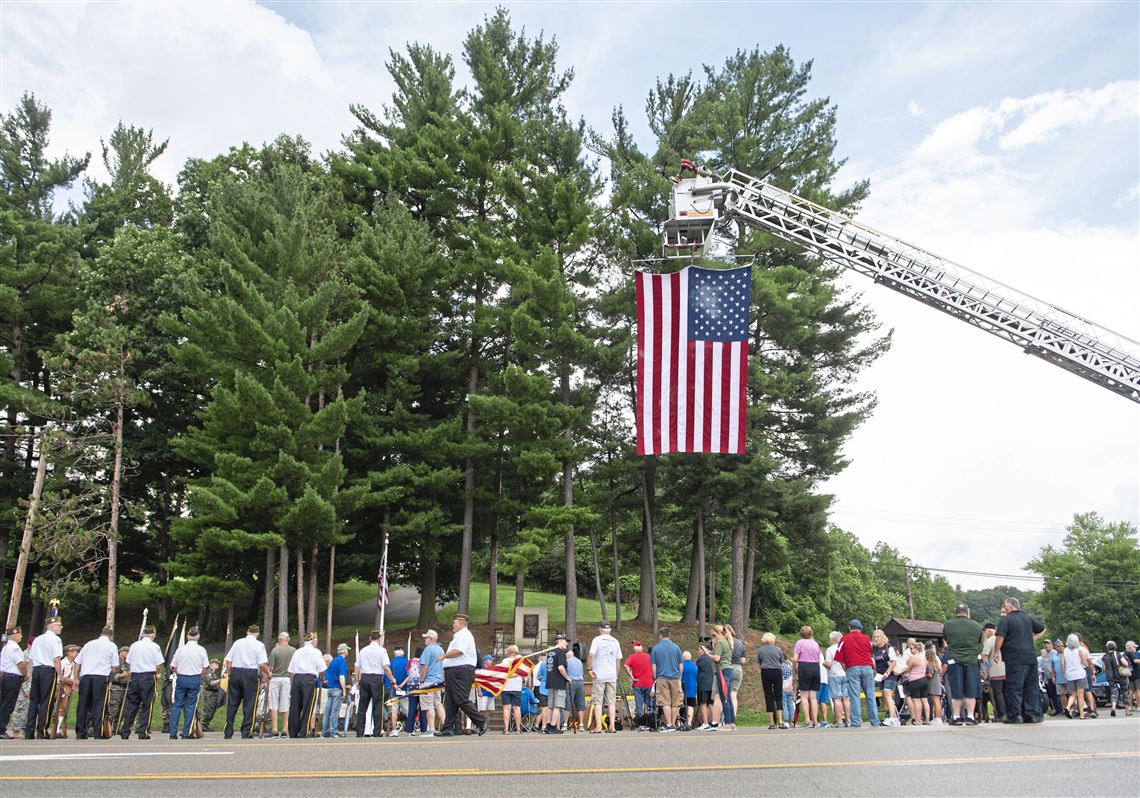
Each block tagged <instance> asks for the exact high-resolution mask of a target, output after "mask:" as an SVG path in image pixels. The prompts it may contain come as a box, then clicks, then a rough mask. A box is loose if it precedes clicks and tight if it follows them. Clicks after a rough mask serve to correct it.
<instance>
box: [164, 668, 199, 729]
mask: <svg viewBox="0 0 1140 798" xmlns="http://www.w3.org/2000/svg"><path fill="white" fill-rule="evenodd" d="M201 689H202V677H201V676H179V677H178V683H177V684H176V685H175V687H174V708H173V709H172V710H171V712H170V739H172V740H173V739H174V738H175V737H177V736H178V716H179V715H181V714H182V711H183V710H186V721H185V724H184V725H183V728H182V736H183V737H189V736H190V724H192V723H193V722H194V708H195V707H196V706H197V705H198V691H199V690H201Z"/></svg>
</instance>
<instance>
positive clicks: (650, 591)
mask: <svg viewBox="0 0 1140 798" xmlns="http://www.w3.org/2000/svg"><path fill="white" fill-rule="evenodd" d="M656 485H657V458H656V456H653V455H650V456H649V457H647V458H645V470H644V471H643V472H642V475H641V490H642V506H641V583H640V585H639V586H638V594H637V605H638V606H637V620H638V621H641V622H642V623H653V620H654V618H655V617H656V612H655V610H656V606H657V597H656V592H657V590H656V588H657V581H656V574H654V572H653V571H654V563H653V507H654V503H655V502H654V499H655V498H656V497H655V496H654V492H655V491H656Z"/></svg>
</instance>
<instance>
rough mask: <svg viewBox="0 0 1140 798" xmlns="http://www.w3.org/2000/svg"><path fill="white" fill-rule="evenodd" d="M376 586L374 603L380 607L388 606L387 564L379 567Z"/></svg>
mask: <svg viewBox="0 0 1140 798" xmlns="http://www.w3.org/2000/svg"><path fill="white" fill-rule="evenodd" d="M376 584H377V598H376V603H377V605H378V606H380V607H384V606H386V605H387V604H388V563H386V562H385V563H384V564H383V565H381V566H380V572H379V573H378V574H376Z"/></svg>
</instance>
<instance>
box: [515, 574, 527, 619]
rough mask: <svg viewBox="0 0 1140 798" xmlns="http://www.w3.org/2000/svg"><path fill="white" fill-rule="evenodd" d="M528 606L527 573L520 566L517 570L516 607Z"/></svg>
mask: <svg viewBox="0 0 1140 798" xmlns="http://www.w3.org/2000/svg"><path fill="white" fill-rule="evenodd" d="M525 606H526V573H524V572H523V569H522V568H520V569H518V571H516V572H515V609H518V608H519V607H525Z"/></svg>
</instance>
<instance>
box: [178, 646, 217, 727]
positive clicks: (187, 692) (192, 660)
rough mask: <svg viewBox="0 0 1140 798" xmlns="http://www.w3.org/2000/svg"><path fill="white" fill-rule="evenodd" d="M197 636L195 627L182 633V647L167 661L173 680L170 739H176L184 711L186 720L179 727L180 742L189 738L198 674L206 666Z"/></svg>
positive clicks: (198, 679)
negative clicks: (184, 638)
mask: <svg viewBox="0 0 1140 798" xmlns="http://www.w3.org/2000/svg"><path fill="white" fill-rule="evenodd" d="M200 636H201V634H200V633H199V631H198V627H197V626H195V627H192V628H191V629H190V631H189V632H187V633H186V644H185V645H183V646H182V647H181V648H179V649H178V651H176V652H175V653H174V656H173V657H171V659H170V670H171V671H172V672H173V673H174V675H175V676H176V677H177V679H178V680H177V681H176V682H175V685H174V702H173V703H174V707H173V709H172V710H171V712H172V714H171V716H170V739H171V740H177V739H178V718H179V716H180V715H181V714H182V713H183V712H185V713H186V720H185V722H184V723H183V727H182V739H183V740H191V739H194V738H192V737H191V736H190V725H191V724H192V723H193V722H194V711H195V710H196V709H197V706H198V692H199V691H200V690H201V689H202V671H204V670H206V669H207V668H209V667H210V658H209V657H207V656H206V649H204V648H202V647H201V646H200V645H198V638H199V637H200Z"/></svg>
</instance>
